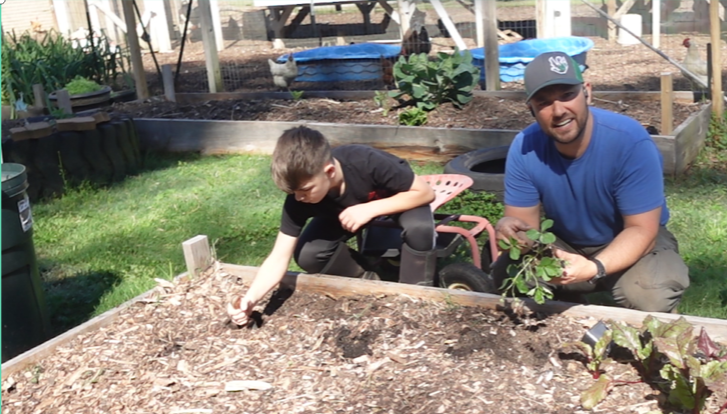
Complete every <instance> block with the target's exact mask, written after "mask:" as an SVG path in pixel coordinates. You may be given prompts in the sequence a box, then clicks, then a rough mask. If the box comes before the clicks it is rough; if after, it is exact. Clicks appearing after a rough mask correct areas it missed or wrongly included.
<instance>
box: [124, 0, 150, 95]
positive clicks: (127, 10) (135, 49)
mask: <svg viewBox="0 0 727 414" xmlns="http://www.w3.org/2000/svg"><path fill="white" fill-rule="evenodd" d="M132 2H133V0H122V1H121V5H122V7H123V10H124V20H125V21H126V28H127V29H126V42H127V44H128V45H129V53H130V54H131V70H132V71H133V72H134V83H135V85H136V96H137V97H138V98H139V99H146V98H148V97H149V87H148V85H147V84H146V72H144V62H142V60H141V49H140V48H139V36H138V35H137V33H136V16H135V15H134V4H133V3H132Z"/></svg>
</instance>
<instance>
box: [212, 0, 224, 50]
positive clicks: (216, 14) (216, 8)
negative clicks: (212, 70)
mask: <svg viewBox="0 0 727 414" xmlns="http://www.w3.org/2000/svg"><path fill="white" fill-rule="evenodd" d="M210 12H211V13H212V27H214V30H215V41H216V42H217V51H218V52H221V51H222V50H224V49H225V38H224V37H223V36H222V21H221V20H220V19H221V17H220V5H219V2H218V0H210Z"/></svg>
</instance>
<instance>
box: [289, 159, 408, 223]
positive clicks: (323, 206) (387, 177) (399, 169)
mask: <svg viewBox="0 0 727 414" xmlns="http://www.w3.org/2000/svg"><path fill="white" fill-rule="evenodd" d="M331 154H332V155H333V158H335V159H337V160H338V162H339V163H340V164H341V169H342V170H343V179H344V180H345V181H346V190H345V192H344V193H343V194H341V195H339V196H338V197H331V196H330V195H327V196H326V197H324V198H323V200H321V202H320V203H317V204H310V203H302V202H300V201H297V200H296V199H295V195H294V194H288V196H287V197H286V198H285V204H284V205H283V216H282V218H281V220H280V231H281V232H282V233H284V234H287V235H288V236H292V237H298V236H299V235H300V233H301V230H302V229H303V226H305V223H306V221H308V219H309V218H311V217H330V218H331V219H338V215H339V214H340V213H341V212H342V211H343V210H344V209H345V208H347V207H350V206H353V205H356V204H362V203H366V202H369V201H373V200H378V199H381V198H386V197H391V196H393V195H395V194H398V193H400V192H403V191H408V190H409V189H411V186H412V184H413V183H414V171H412V169H411V167H409V164H408V163H407V162H406V161H404V160H402V159H401V158H399V157H397V156H394V155H391V154H389V153H388V152H385V151H381V150H378V149H376V148H372V147H368V146H366V145H355V144H354V145H342V146H340V147H336V148H334V149H333V150H332V151H331Z"/></svg>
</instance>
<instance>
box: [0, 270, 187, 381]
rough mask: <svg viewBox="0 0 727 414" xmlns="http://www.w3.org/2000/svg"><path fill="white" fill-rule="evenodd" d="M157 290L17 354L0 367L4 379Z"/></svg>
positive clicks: (185, 275) (94, 328) (102, 323)
mask: <svg viewBox="0 0 727 414" xmlns="http://www.w3.org/2000/svg"><path fill="white" fill-rule="evenodd" d="M186 277H187V273H182V274H180V275H177V276H176V277H175V278H174V280H175V281H181V280H184V278H186ZM155 290H156V288H154V289H150V290H148V291H146V292H144V293H142V294H141V295H139V296H137V297H135V298H133V299H131V300H129V301H127V302H124V303H122V304H121V305H119V306H117V307H115V308H113V309H110V310H108V311H106V312H104V313H102V314H100V315H98V316H96V317H95V318H93V319H91V320H89V321H87V322H85V323H83V324H81V325H78V326H76V327H75V328H73V329H70V330H68V331H66V332H64V333H62V334H61V335H58V336H56V337H55V338H53V339H51V340H49V341H46V342H44V343H42V344H40V345H38V346H36V347H35V348H32V349H29V350H27V351H25V352H24V353H22V354H20V355H17V356H16V357H14V358H12V359H10V360H9V361H5V362H4V363H3V364H2V368H0V370H1V371H2V380H3V381H5V379H7V378H8V377H9V376H11V375H13V374H14V373H16V372H20V371H23V370H24V369H26V368H28V367H29V366H31V365H33V364H35V363H37V362H38V361H40V360H42V359H43V358H45V357H47V356H49V355H51V354H53V352H55V350H56V348H58V347H59V346H63V345H65V344H67V343H69V342H71V341H72V340H74V339H76V338H77V337H78V336H80V335H83V334H86V333H89V332H93V331H95V330H97V329H101V328H103V327H105V326H109V325H111V324H112V323H114V322H115V321H116V320H117V319H118V318H119V315H120V314H121V313H122V312H123V311H124V310H125V309H127V308H128V307H130V306H132V305H133V304H135V303H136V302H139V301H142V300H146V299H149V298H150V297H151V296H152V294H153V293H154V291H155Z"/></svg>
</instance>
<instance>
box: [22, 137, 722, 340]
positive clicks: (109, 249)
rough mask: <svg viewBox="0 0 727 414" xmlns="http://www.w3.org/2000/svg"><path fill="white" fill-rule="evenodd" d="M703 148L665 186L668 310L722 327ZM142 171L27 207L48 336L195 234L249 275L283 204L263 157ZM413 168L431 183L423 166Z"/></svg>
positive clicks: (709, 160)
mask: <svg viewBox="0 0 727 414" xmlns="http://www.w3.org/2000/svg"><path fill="white" fill-rule="evenodd" d="M713 130H717V131H719V134H720V135H719V136H721V137H722V139H725V137H727V134H726V133H725V132H724V130H718V129H715V128H713ZM711 142H712V143H713V144H714V143H717V144H719V145H717V146H719V148H717V147H716V146H715V145H712V146H711V147H709V148H707V150H705V151H704V153H703V154H702V155H701V156H700V158H699V161H698V162H697V163H696V165H695V166H694V167H693V168H692V170H691V171H690V173H689V174H688V175H686V176H685V177H682V178H679V179H676V180H667V196H668V203H669V207H670V210H671V215H672V218H671V222H670V224H669V227H670V229H671V231H672V232H673V233H674V234H675V235H676V236H677V238H678V240H679V243H680V248H681V254H682V256H683V257H684V259H685V261H686V262H687V265H688V266H689V268H690V273H691V279H692V285H691V287H690V288H689V289H688V290H687V292H686V294H685V296H684V300H683V302H682V304H681V305H680V308H679V310H680V311H681V312H682V313H685V314H689V315H697V316H705V317H713V318H721V319H726V318H727V277H726V276H727V148H723V147H722V143H726V142H727V139H725V140H724V141H720V140H713V141H711ZM152 161H153V162H152V164H153V165H152V167H153V168H150V169H149V170H148V171H146V172H144V173H142V174H140V175H138V176H135V177H130V178H128V179H127V180H126V181H124V182H123V183H119V184H117V185H114V186H112V187H110V188H104V189H93V188H90V187H82V188H79V189H75V190H72V191H69V192H68V193H67V194H66V195H64V196H63V197H62V198H60V199H57V200H53V201H49V202H41V203H36V204H35V205H33V215H34V219H35V227H34V243H35V247H36V254H37V256H38V259H39V267H40V269H41V273H42V275H43V279H44V282H45V287H46V300H47V302H48V305H49V310H50V313H51V315H52V323H53V325H54V327H55V329H56V333H60V332H62V331H64V330H66V329H68V328H70V327H73V326H75V325H77V324H79V323H81V322H83V321H85V320H87V319H89V318H90V317H92V316H95V315H98V314H100V313H102V312H104V311H106V310H109V309H111V308H113V307H115V306H117V305H119V304H121V303H123V302H124V301H126V300H129V299H131V298H133V297H135V296H137V295H138V294H140V293H143V292H144V291H146V290H148V289H150V288H152V287H153V286H154V285H155V282H154V280H153V279H154V278H165V279H170V278H172V277H173V276H174V275H177V274H179V273H181V272H183V271H184V270H185V267H184V258H183V254H182V247H181V243H182V242H183V241H185V240H187V239H189V238H191V237H194V236H195V235H198V234H204V235H207V236H208V237H209V239H210V241H211V243H212V244H213V248H214V250H215V253H216V256H217V258H218V259H219V260H221V261H223V262H227V263H236V264H245V265H253V266H256V265H260V264H261V263H262V261H263V259H264V258H265V256H266V255H267V253H268V252H269V251H270V248H271V247H272V243H273V241H274V238H275V235H276V234H277V230H278V224H279V219H280V212H281V203H282V201H283V199H284V196H285V195H284V193H282V192H280V191H279V190H278V189H277V188H276V187H275V186H274V184H273V182H272V180H271V178H270V175H269V162H270V158H269V157H267V156H253V155H245V156H242V155H239V156H219V157H217V156H207V157H201V156H198V155H169V156H165V157H162V158H156V159H153V160H152ZM414 169H415V171H416V172H417V173H419V174H432V173H439V172H441V166H439V165H434V164H428V165H414ZM456 201H457V200H455V201H453V202H451V203H452V204H451V205H452V206H459V207H458V211H459V209H462V211H461V212H463V213H469V214H480V215H484V216H486V217H487V216H490V215H496V214H498V212H499V211H501V210H498V209H497V208H496V207H487V208H485V209H483V208H482V207H481V200H479V199H476V198H473V200H472V201H476V203H474V204H472V205H466V203H460V204H461V205H460V204H457V202H456ZM470 210H471V211H470ZM488 218H490V219H491V220H492V221H494V220H496V218H492V217H488ZM293 269H294V270H298V269H297V268H295V267H293Z"/></svg>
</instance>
